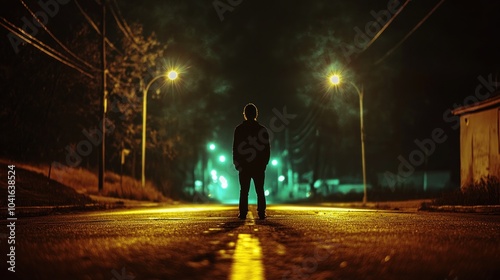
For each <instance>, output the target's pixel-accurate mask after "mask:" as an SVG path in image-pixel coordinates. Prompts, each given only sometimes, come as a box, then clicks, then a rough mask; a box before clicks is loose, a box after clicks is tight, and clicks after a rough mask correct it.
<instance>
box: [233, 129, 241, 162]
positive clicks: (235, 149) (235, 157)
mask: <svg viewBox="0 0 500 280" xmlns="http://www.w3.org/2000/svg"><path fill="white" fill-rule="evenodd" d="M239 138H240V136H239V132H238V127H236V128H235V129H234V135H233V165H234V168H235V169H236V170H238V171H239V170H240V169H239V167H240V163H239V162H240V155H239V154H238V145H239V143H240V141H239Z"/></svg>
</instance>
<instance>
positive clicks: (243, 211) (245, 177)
mask: <svg viewBox="0 0 500 280" xmlns="http://www.w3.org/2000/svg"><path fill="white" fill-rule="evenodd" d="M250 178H251V177H250V174H248V172H245V171H240V174H239V179H240V207H239V209H240V214H239V215H238V217H239V218H240V219H245V218H246V216H247V212H248V191H249V190H250Z"/></svg>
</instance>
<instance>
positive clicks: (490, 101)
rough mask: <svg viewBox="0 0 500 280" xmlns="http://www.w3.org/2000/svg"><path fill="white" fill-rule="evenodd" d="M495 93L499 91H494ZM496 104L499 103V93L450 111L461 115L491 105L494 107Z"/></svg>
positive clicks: (487, 107)
mask: <svg viewBox="0 0 500 280" xmlns="http://www.w3.org/2000/svg"><path fill="white" fill-rule="evenodd" d="M496 93H497V94H498V93H500V92H496ZM497 104H500V94H498V95H496V96H494V97H491V98H488V99H485V100H482V101H479V102H477V103H474V104H472V105H466V106H462V107H458V108H455V109H454V110H452V111H451V113H452V114H453V115H463V114H467V113H472V112H476V111H482V110H485V109H489V108H491V107H494V106H495V105H497Z"/></svg>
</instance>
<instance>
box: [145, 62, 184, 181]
mask: <svg viewBox="0 0 500 280" xmlns="http://www.w3.org/2000/svg"><path fill="white" fill-rule="evenodd" d="M178 77H179V74H178V73H177V71H175V70H172V71H170V72H168V73H166V74H164V75H159V76H156V77H154V78H153V79H152V80H151V81H149V83H148V85H147V86H146V87H145V88H144V91H143V93H142V98H143V100H142V170H141V186H142V187H143V188H144V186H145V185H146V174H145V172H146V117H147V114H146V112H147V108H148V106H147V102H148V91H149V88H150V87H151V85H153V83H154V82H156V81H157V80H159V79H161V78H167V79H169V80H170V81H172V82H173V81H174V80H175V79H177V78H178Z"/></svg>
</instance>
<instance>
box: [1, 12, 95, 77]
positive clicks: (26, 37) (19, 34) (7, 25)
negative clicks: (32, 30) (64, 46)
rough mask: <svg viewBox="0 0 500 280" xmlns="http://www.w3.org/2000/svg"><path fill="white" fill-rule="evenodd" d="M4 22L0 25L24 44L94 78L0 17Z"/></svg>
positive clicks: (66, 58)
mask: <svg viewBox="0 0 500 280" xmlns="http://www.w3.org/2000/svg"><path fill="white" fill-rule="evenodd" d="M0 18H1V19H2V20H3V21H4V22H5V23H4V22H0V25H2V26H3V27H4V28H5V29H7V30H8V31H10V32H12V34H14V35H15V36H17V37H19V38H21V39H22V40H24V41H25V42H27V43H29V44H30V45H32V46H34V47H35V48H37V49H38V50H40V51H41V52H43V53H45V54H47V55H48V56H50V57H52V58H54V59H56V60H57V61H59V62H61V63H63V64H65V65H67V66H69V67H71V68H73V69H75V70H77V71H79V72H80V73H82V74H84V75H85V76H88V77H90V78H94V76H93V75H92V74H90V73H89V72H87V71H85V70H83V69H81V68H80V67H79V66H77V65H75V64H74V63H72V62H71V60H70V59H69V58H68V57H66V56H64V55H63V54H61V53H59V52H58V51H56V50H54V49H52V48H51V47H50V46H47V45H46V44H44V43H43V42H41V41H40V40H38V39H36V38H35V37H33V36H32V35H30V34H28V33H26V32H25V31H24V30H23V29H21V28H19V27H17V26H15V25H14V24H13V23H11V22H9V21H8V20H7V19H6V18H4V17H0Z"/></svg>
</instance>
